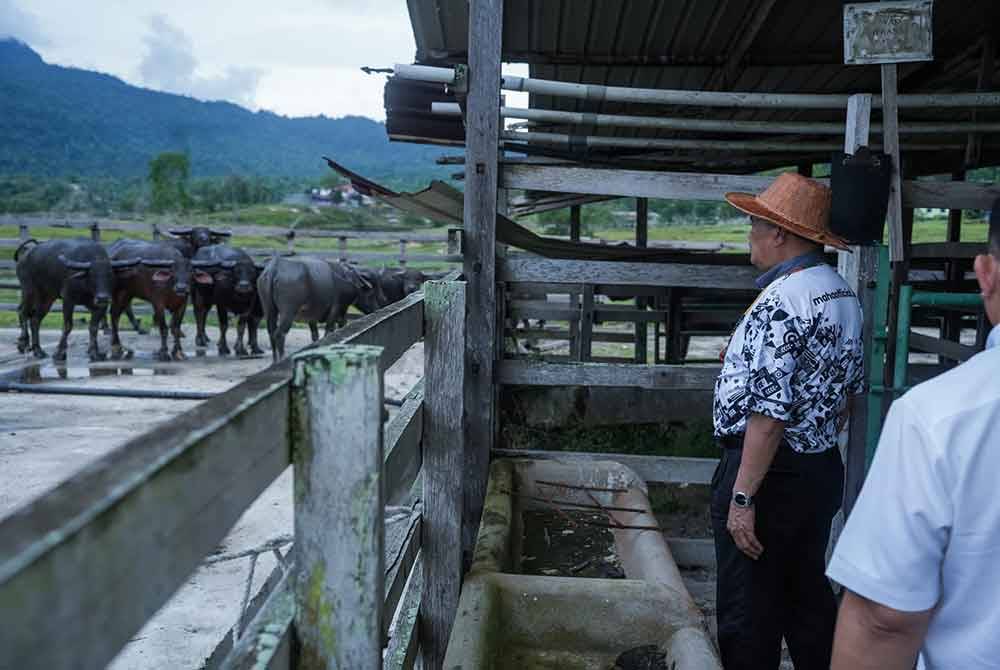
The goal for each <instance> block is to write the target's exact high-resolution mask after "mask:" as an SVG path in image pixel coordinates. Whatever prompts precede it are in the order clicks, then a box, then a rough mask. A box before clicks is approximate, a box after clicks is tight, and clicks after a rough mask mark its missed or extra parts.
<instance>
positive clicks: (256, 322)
mask: <svg viewBox="0 0 1000 670" xmlns="http://www.w3.org/2000/svg"><path fill="white" fill-rule="evenodd" d="M247 323H248V324H249V332H248V333H247V341H249V343H250V353H251V354H254V355H260V354H262V353H264V350H263V349H261V348H260V343H259V342H258V341H257V336H258V335H259V331H260V317H259V316H250V317H247Z"/></svg>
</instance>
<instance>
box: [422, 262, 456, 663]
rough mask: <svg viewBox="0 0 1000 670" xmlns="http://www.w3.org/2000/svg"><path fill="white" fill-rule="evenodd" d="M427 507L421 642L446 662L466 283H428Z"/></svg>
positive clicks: (426, 654) (433, 659) (427, 654)
mask: <svg viewBox="0 0 1000 670" xmlns="http://www.w3.org/2000/svg"><path fill="white" fill-rule="evenodd" d="M424 296H425V297H424V314H425V326H424V333H425V336H424V371H425V376H426V380H425V383H424V389H425V390H424V435H423V444H424V445H425V448H424V461H423V463H424V464H423V473H424V475H423V477H424V514H423V521H422V523H421V526H420V528H421V534H422V535H421V545H420V546H421V552H422V554H423V561H422V562H423V577H424V580H423V596H422V597H421V600H420V642H421V647H422V649H423V660H424V667H425V668H440V667H441V664H442V663H443V662H444V653H445V650H446V649H447V646H448V636H449V635H450V634H451V626H452V623H453V622H454V618H455V609H456V608H457V607H458V596H459V592H460V590H461V584H462V513H463V510H462V497H463V488H464V487H463V481H465V477H464V476H462V473H464V469H465V467H466V458H465V457H466V453H467V452H466V448H467V443H466V435H465V433H464V432H463V431H462V416H463V414H464V410H463V407H464V402H465V398H466V397H467V396H466V394H465V389H464V382H463V380H464V379H465V364H464V353H463V352H464V343H465V334H466V330H465V328H466V323H465V321H464V319H463V317H464V315H465V299H466V284H465V282H443V281H429V282H427V283H426V284H424Z"/></svg>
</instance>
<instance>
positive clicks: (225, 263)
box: [219, 261, 236, 270]
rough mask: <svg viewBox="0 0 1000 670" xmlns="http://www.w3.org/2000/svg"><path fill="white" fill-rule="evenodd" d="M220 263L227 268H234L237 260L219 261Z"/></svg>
mask: <svg viewBox="0 0 1000 670" xmlns="http://www.w3.org/2000/svg"><path fill="white" fill-rule="evenodd" d="M219 265H221V266H222V267H223V269H225V270H232V269H233V268H234V267H236V261H219Z"/></svg>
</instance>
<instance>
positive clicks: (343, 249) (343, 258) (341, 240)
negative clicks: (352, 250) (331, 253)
mask: <svg viewBox="0 0 1000 670" xmlns="http://www.w3.org/2000/svg"><path fill="white" fill-rule="evenodd" d="M337 250H338V251H339V252H340V262H341V263H346V262H347V238H346V237H338V238H337Z"/></svg>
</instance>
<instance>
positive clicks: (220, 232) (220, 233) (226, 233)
mask: <svg viewBox="0 0 1000 670" xmlns="http://www.w3.org/2000/svg"><path fill="white" fill-rule="evenodd" d="M208 232H209V234H210V235H212V236H213V237H230V236H231V235H232V233H231V232H230V231H228V230H212V229H211V228H209V230H208Z"/></svg>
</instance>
